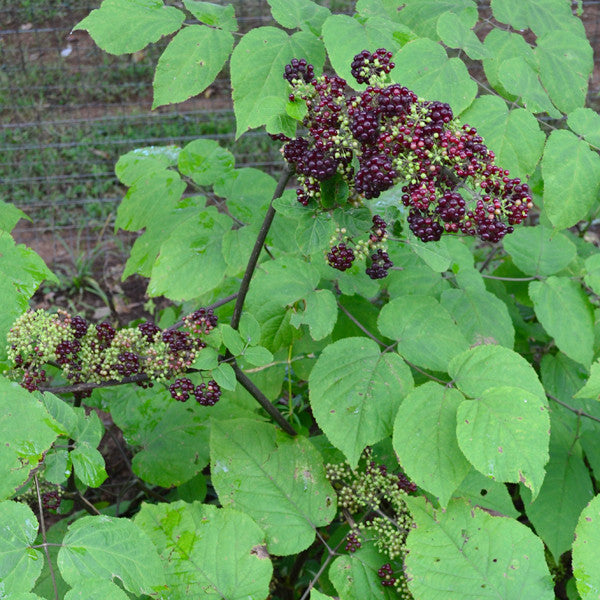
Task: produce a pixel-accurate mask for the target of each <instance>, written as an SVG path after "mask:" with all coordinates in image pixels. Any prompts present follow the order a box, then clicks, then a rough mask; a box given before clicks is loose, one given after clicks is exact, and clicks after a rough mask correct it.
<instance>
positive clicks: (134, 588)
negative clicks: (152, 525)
mask: <svg viewBox="0 0 600 600" xmlns="http://www.w3.org/2000/svg"><path fill="white" fill-rule="evenodd" d="M58 567H59V569H60V572H61V574H62V576H63V578H64V579H65V581H66V582H67V583H68V584H69V585H71V586H74V585H77V583H78V582H80V581H81V579H82V578H84V577H97V578H98V579H106V580H108V581H111V580H112V579H113V578H114V577H116V578H118V579H120V580H121V581H122V582H123V586H124V587H125V589H126V590H128V591H130V592H132V593H134V594H137V595H139V594H150V593H152V592H153V591H155V590H156V589H157V588H158V587H159V586H162V585H164V584H165V576H164V572H163V567H162V564H161V562H160V559H159V557H158V554H157V552H156V548H155V547H154V545H153V544H152V542H151V541H150V539H149V538H148V536H147V535H146V534H145V533H144V532H143V531H142V530H141V529H140V528H139V527H136V526H135V525H134V524H133V522H132V521H129V520H128V519H117V518H114V517H107V516H105V515H102V516H88V517H81V518H80V519H78V520H77V521H75V522H74V523H73V524H72V525H71V526H70V527H69V531H68V533H67V535H66V536H65V538H64V540H63V546H62V548H61V549H60V550H59V552H58Z"/></svg>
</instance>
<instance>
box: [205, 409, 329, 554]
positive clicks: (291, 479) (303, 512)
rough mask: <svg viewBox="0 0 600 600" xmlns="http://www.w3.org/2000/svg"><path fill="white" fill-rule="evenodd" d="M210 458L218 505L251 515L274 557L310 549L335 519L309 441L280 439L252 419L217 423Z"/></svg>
mask: <svg viewBox="0 0 600 600" xmlns="http://www.w3.org/2000/svg"><path fill="white" fill-rule="evenodd" d="M210 454H211V474H212V482H213V485H214V487H215V490H216V491H217V494H218V496H219V501H220V502H221V504H222V505H223V506H224V507H228V506H231V507H233V508H237V509H240V510H243V511H244V512H245V513H246V514H248V515H250V516H251V517H252V518H253V519H254V521H255V522H256V523H257V524H258V525H259V527H261V528H262V529H263V530H264V531H265V533H266V536H267V548H268V550H269V552H271V553H272V554H278V555H288V554H295V553H297V552H300V551H301V550H304V549H305V548H308V547H309V546H310V544H311V543H312V542H313V540H314V538H315V527H319V526H322V525H328V524H329V523H330V522H331V520H332V519H333V518H334V516H335V514H336V503H335V493H334V491H333V489H332V488H331V486H330V485H329V482H328V481H327V479H326V477H325V472H324V469H323V462H322V459H321V455H320V454H319V452H318V451H317V450H315V448H314V447H313V446H312V445H311V443H310V442H309V441H308V440H307V439H305V438H302V437H300V436H298V437H296V438H294V439H288V438H284V437H283V436H277V434H276V429H275V427H273V426H272V425H270V424H267V423H260V422H257V421H251V420H248V419H235V420H231V421H214V422H213V424H212V429H211V440H210Z"/></svg>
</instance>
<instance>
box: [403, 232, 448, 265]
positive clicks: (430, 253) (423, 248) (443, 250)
mask: <svg viewBox="0 0 600 600" xmlns="http://www.w3.org/2000/svg"><path fill="white" fill-rule="evenodd" d="M410 249H411V250H412V251H413V252H414V253H415V254H416V255H417V256H419V257H420V258H421V259H422V260H423V261H424V262H425V263H426V264H427V266H428V267H429V268H430V269H432V270H433V271H435V272H436V273H443V272H444V271H446V270H447V269H448V267H450V265H451V264H452V257H451V256H450V252H448V246H447V243H446V241H445V240H444V239H441V240H440V241H438V242H427V243H425V242H422V241H421V240H420V239H419V238H417V237H414V236H412V235H411V237H410Z"/></svg>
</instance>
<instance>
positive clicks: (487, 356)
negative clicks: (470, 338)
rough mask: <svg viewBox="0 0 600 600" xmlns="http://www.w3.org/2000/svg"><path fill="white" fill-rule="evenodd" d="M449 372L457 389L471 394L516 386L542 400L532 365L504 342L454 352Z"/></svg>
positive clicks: (538, 381) (473, 396) (539, 385)
mask: <svg viewBox="0 0 600 600" xmlns="http://www.w3.org/2000/svg"><path fill="white" fill-rule="evenodd" d="M448 373H449V375H450V377H452V381H454V383H455V384H456V386H457V387H458V389H459V390H460V391H461V392H462V393H463V394H465V395H466V396H469V397H471V398H477V397H479V396H481V395H482V394H483V393H484V392H485V391H486V390H488V389H490V388H497V387H502V386H517V387H519V388H520V389H522V390H525V391H526V392H529V393H532V394H535V395H536V396H537V397H538V398H539V399H540V400H542V401H545V398H546V394H545V392H544V388H543V387H542V384H541V383H540V380H539V379H538V376H537V374H536V372H535V371H534V369H533V367H532V366H531V365H530V364H529V363H528V362H527V361H526V360H525V359H524V358H523V357H522V356H521V355H520V354H517V353H516V352H513V351H512V350H509V349H508V348H504V347H503V346H496V345H493V346H489V345H487V346H475V347H474V348H470V349H469V350H467V351H466V352H463V353H462V354H460V355H458V356H456V357H455V358H454V359H453V360H452V361H451V362H450V364H449V365H448Z"/></svg>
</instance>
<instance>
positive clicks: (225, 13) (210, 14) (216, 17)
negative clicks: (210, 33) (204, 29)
mask: <svg viewBox="0 0 600 600" xmlns="http://www.w3.org/2000/svg"><path fill="white" fill-rule="evenodd" d="M183 4H184V5H185V7H186V8H187V9H188V10H189V11H190V12H191V13H192V14H193V15H194V17H196V19H198V21H200V22H201V23H206V25H209V26H210V27H218V28H219V29H225V30H226V31H237V29H238V24H237V20H236V18H235V8H234V7H233V6H232V5H231V4H227V5H225V6H222V5H220V4H214V3H212V2H200V1H199V0H183Z"/></svg>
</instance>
